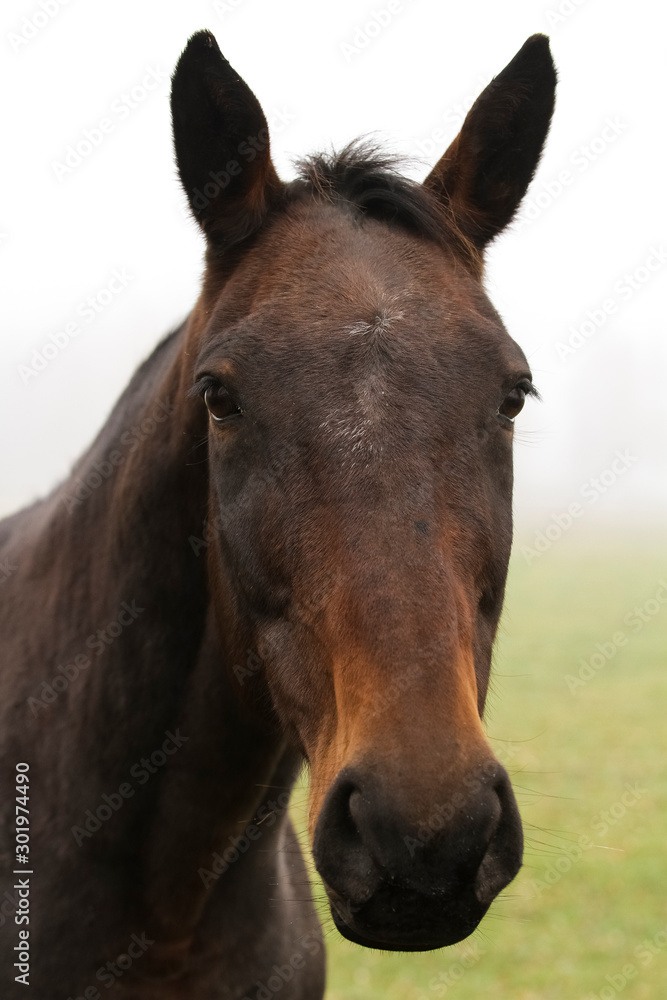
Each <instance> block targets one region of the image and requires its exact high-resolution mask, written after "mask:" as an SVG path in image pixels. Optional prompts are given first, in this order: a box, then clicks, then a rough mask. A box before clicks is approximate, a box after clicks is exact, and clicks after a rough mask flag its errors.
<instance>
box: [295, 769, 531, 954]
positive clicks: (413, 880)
mask: <svg viewBox="0 0 667 1000" xmlns="http://www.w3.org/2000/svg"><path fill="white" fill-rule="evenodd" d="M404 812H405V810H403V811H402V810H400V809H398V808H397V807H396V796H392V795H391V794H390V793H388V791H387V790H386V789H383V787H382V784H381V781H380V779H379V777H378V773H377V771H375V772H371V771H370V770H367V769H364V768H350V767H348V768H345V769H344V770H343V771H341V773H340V774H339V775H338V777H337V778H336V780H335V781H334V783H333V785H332V786H331V788H330V789H329V792H328V793H327V796H326V798H325V800H324V804H323V806H322V810H321V812H320V816H319V818H318V822H317V825H316V828H315V836H314V843H313V855H314V858H315V864H316V866H317V869H318V871H319V873H320V875H321V877H322V879H323V882H324V885H325V887H326V889H327V893H328V896H329V900H330V904H331V912H332V916H333V919H334V923H335V924H336V927H337V928H338V930H339V931H340V933H341V934H342V935H343V936H344V937H346V938H348V939H349V940H350V941H354V942H355V943H357V944H361V945H365V946H367V947H372V948H383V949H387V950H393V951H427V950H430V949H433V948H441V947H443V946H445V945H451V944H455V943H456V942H457V941H461V940H463V938H466V937H468V935H469V934H471V933H472V932H473V931H474V929H475V928H476V927H477V925H478V924H479V922H480V920H481V919H482V917H483V916H484V914H485V913H486V911H487V910H488V908H489V906H490V904H491V903H492V901H493V900H494V899H495V897H496V896H497V895H498V893H499V892H500V891H501V890H502V889H504V888H505V886H506V885H508V883H509V882H511V881H512V879H513V878H514V877H515V875H516V874H517V872H518V871H519V868H520V867H521V860H522V855H523V834H522V829H521V820H520V817H519V812H518V809H517V805H516V800H515V798H514V793H513V792H512V788H511V785H510V781H509V777H508V775H507V772H506V771H505V769H504V768H503V767H502V766H501V765H500V764H499V763H498V762H497V761H495V760H493V759H491V760H489V761H488V762H487V763H486V764H485V765H484V766H482V767H478V768H476V769H475V770H474V771H471V772H470V774H468V775H467V776H466V777H465V779H464V780H463V782H462V783H461V787H460V789H459V790H457V791H455V792H453V793H451V794H450V795H449V796H447V800H446V801H443V802H441V803H433V806H432V808H429V810H428V811H427V814H426V815H424V816H422V817H419V818H418V819H415V817H414V816H413V817H412V818H411V820H410V821H408V820H406V818H405V815H404Z"/></svg>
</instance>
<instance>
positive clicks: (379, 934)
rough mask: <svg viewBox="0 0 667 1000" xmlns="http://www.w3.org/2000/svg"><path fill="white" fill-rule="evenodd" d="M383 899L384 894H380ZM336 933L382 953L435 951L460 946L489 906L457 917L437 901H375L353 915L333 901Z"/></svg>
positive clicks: (467, 910) (408, 896) (473, 908)
mask: <svg viewBox="0 0 667 1000" xmlns="http://www.w3.org/2000/svg"><path fill="white" fill-rule="evenodd" d="M378 896H381V894H378ZM329 905H330V909H331V916H332V918H333V922H334V924H335V926H336V930H337V931H338V932H339V934H341V935H342V936H343V937H344V938H347V940H348V941H352V942H353V944H358V945H361V946H362V947H364V948H377V949H379V950H381V951H434V950H436V949H438V948H446V947H448V946H449V945H453V944H458V943H459V942H460V941H463V940H464V939H465V938H467V937H469V936H470V934H472V933H473V931H474V930H475V928H476V927H477V926H478V924H479V922H480V920H481V919H482V917H483V916H484V914H485V913H486V910H487V907H486V906H480V905H479V904H477V905H472V906H469V907H465V908H464V909H463V910H460V911H459V912H457V913H456V914H455V915H454V914H452V913H450V912H447V907H446V906H443V905H442V903H441V902H440V901H436V900H434V899H427V900H425V899H423V898H418V897H417V896H416V894H414V893H408V894H405V898H404V899H402V898H400V896H397V897H394V898H393V902H390V900H389V898H388V897H387V898H384V899H383V898H373V899H371V900H370V901H369V903H367V904H365V905H364V906H363V907H361V908H360V909H356V910H355V911H354V912H348V911H347V908H343V909H344V912H343V913H341V912H340V908H339V907H338V906H337V904H336V902H334V901H331V900H330V903H329Z"/></svg>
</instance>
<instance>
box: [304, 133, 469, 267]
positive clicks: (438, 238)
mask: <svg viewBox="0 0 667 1000" xmlns="http://www.w3.org/2000/svg"><path fill="white" fill-rule="evenodd" d="M404 163H405V160H404V159H403V158H402V157H400V156H396V155H392V154H389V153H386V152H385V151H383V150H381V149H380V148H379V147H378V146H377V145H375V144H374V143H372V142H368V141H367V140H363V139H356V140H353V141H352V142H350V143H348V145H347V146H345V147H344V148H343V149H341V150H339V151H337V152H336V151H333V150H332V151H331V152H328V153H313V154H311V155H310V156H306V157H303V158H302V159H299V160H297V161H296V164H295V166H296V169H297V175H298V178H299V181H300V182H301V183H300V184H299V182H298V181H297V184H296V189H297V190H298V191H303V185H306V187H307V188H308V189H309V190H310V191H311V192H315V193H316V194H317V195H319V196H320V197H322V198H326V199H327V200H330V201H344V202H346V203H347V204H348V205H349V206H351V207H352V208H353V209H356V212H357V214H358V216H359V217H360V218H361V217H364V216H368V217H370V218H372V219H378V220H380V221H382V222H387V223H389V224H392V225H400V226H404V227H405V228H406V229H408V230H410V231H411V232H413V233H416V234H417V235H419V236H423V237H425V238H426V239H429V240H432V241H433V242H435V243H437V244H439V245H440V246H442V247H445V248H448V249H456V250H458V252H459V253H460V252H461V251H463V253H464V254H465V256H471V255H473V256H475V257H476V256H477V254H476V251H475V250H474V248H473V246H472V244H471V243H470V242H469V241H468V240H467V239H466V237H465V236H464V235H463V233H462V232H461V231H460V229H459V228H458V227H457V226H456V224H455V222H454V220H453V218H452V217H451V216H450V215H449V213H447V211H446V209H445V207H444V206H443V205H442V204H441V202H440V201H439V200H438V198H436V196H435V195H434V194H433V193H432V192H431V191H430V190H429V189H428V188H427V187H425V186H424V185H423V184H420V183H418V182H416V181H413V180H410V179H409V178H408V177H404V176H403V175H402V174H401V173H400V172H399V169H400V168H401V167H402V166H403V165H404Z"/></svg>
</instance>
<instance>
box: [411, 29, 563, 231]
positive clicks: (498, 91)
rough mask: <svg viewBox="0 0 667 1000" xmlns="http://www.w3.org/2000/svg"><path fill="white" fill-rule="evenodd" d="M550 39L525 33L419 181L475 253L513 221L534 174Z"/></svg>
mask: <svg viewBox="0 0 667 1000" xmlns="http://www.w3.org/2000/svg"><path fill="white" fill-rule="evenodd" d="M555 90H556V70H555V68H554V64H553V60H552V58H551V52H550V51H549V39H548V38H547V37H546V35H532V36H531V37H530V38H529V39H528V41H527V42H525V44H524V45H523V47H522V48H521V49H520V50H519V52H517V54H516V55H515V57H514V59H512V61H511V62H510V63H509V65H507V66H506V67H505V69H504V70H503V71H502V73H500V74H499V75H498V76H496V77H494V79H493V80H492V81H491V83H490V84H489V85H488V87H486V89H485V90H483V91H482V93H481V94H480V96H479V97H478V98H477V100H476V101H475V103H474V104H473V106H472V108H471V109H470V111H469V112H468V115H467V117H466V119H465V121H464V123H463V126H462V128H461V131H460V133H459V134H458V136H457V137H456V139H455V140H454V142H453V143H452V144H451V146H450V147H449V149H448V150H447V152H446V153H445V155H444V156H443V157H442V159H441V160H440V161H439V162H438V163H437V164H436V165H435V167H434V168H433V170H432V171H431V173H430V174H429V175H428V177H427V178H426V180H425V181H424V184H425V185H426V186H427V187H428V188H430V189H431V191H433V192H434V193H435V194H436V195H437V197H438V198H439V200H440V201H441V202H443V203H444V204H445V206H446V208H447V211H448V213H450V214H452V215H453V217H454V220H455V222H456V224H457V226H458V228H459V229H460V230H461V232H462V233H463V234H464V235H465V236H466V238H467V239H468V240H470V241H471V242H472V243H473V244H474V245H475V246H476V247H477V249H478V250H483V249H484V247H485V246H486V244H487V243H488V242H489V241H490V240H492V239H493V238H494V236H497V235H498V233H499V232H501V230H503V229H504V228H505V226H507V224H508V223H509V222H510V220H511V219H512V216H513V215H514V213H515V211H516V209H517V208H518V206H519V203H520V202H521V199H522V198H523V196H524V194H525V193H526V189H527V187H528V185H529V184H530V181H531V179H532V177H533V174H534V173H535V169H536V167H537V164H538V162H539V159H540V155H541V153H542V147H543V146H544V141H545V139H546V137H547V132H548V131H549V123H550V122H551V115H552V113H553V108H554V96H555Z"/></svg>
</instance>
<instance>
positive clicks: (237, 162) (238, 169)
mask: <svg viewBox="0 0 667 1000" xmlns="http://www.w3.org/2000/svg"><path fill="white" fill-rule="evenodd" d="M171 117H172V124H173V130H174V147H175V150H176V163H177V165H178V172H179V174H180V177H181V182H182V184H183V188H184V189H185V193H186V195H187V196H188V201H189V202H190V208H191V209H192V213H193V215H194V217H195V219H196V220H197V222H198V223H199V224H200V226H201V227H202V229H203V230H204V232H205V234H206V236H207V238H208V240H209V243H210V244H211V245H213V246H214V247H216V248H219V249H226V248H227V247H229V246H232V245H233V244H235V243H238V242H240V241H241V240H243V239H245V238H246V237H247V236H249V235H250V234H251V233H252V232H254V231H255V230H256V229H257V228H258V227H259V226H260V225H261V223H262V221H263V219H264V217H265V215H266V213H267V212H268V210H269V208H270V207H271V204H272V203H273V202H275V201H276V200H277V199H278V198H279V195H280V192H281V190H282V186H283V185H282V183H281V181H280V180H279V178H278V175H277V174H276V171H275V168H274V166H273V163H272V161H271V154H270V151H269V128H268V125H267V123H266V118H265V117H264V112H263V111H262V109H261V107H260V104H259V101H258V100H257V98H256V97H255V95H254V94H253V92H252V91H251V90H250V88H249V87H248V86H247V84H245V83H244V82H243V80H242V79H241V77H240V76H239V75H238V73H235V72H234V70H233V69H232V67H231V66H230V65H229V63H228V62H227V60H226V59H225V58H224V56H223V55H222V53H221V52H220V49H219V48H218V44H217V42H216V40H215V38H214V37H213V35H212V34H211V33H210V32H209V31H198V32H197V33H196V34H195V35H193V36H192V38H191V39H190V41H189V42H188V44H187V46H186V48H185V51H184V52H183V54H182V56H181V58H180V59H179V60H178V65H177V66H176V69H175V71H174V75H173V77H172V81H171Z"/></svg>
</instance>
